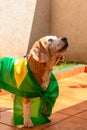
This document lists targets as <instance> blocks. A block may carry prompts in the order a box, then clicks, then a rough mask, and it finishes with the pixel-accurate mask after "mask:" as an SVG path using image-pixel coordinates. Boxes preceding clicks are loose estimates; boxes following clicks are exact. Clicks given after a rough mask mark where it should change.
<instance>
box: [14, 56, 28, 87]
mask: <svg viewBox="0 0 87 130" xmlns="http://www.w3.org/2000/svg"><path fill="white" fill-rule="evenodd" d="M26 64H27V61H26V58H18V59H16V60H15V63H14V76H15V80H16V83H17V85H18V87H19V86H20V85H21V83H22V81H23V80H24V78H25V76H26V74H27V72H28V70H27V66H26Z"/></svg>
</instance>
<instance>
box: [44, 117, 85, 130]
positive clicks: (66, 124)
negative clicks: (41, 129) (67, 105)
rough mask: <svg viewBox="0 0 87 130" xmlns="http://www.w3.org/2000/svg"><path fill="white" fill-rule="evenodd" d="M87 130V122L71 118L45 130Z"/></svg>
mask: <svg viewBox="0 0 87 130" xmlns="http://www.w3.org/2000/svg"><path fill="white" fill-rule="evenodd" d="M54 129H55V130H87V121H86V120H83V119H80V118H77V117H71V118H68V119H66V120H63V121H61V122H59V123H56V124H55V125H52V126H49V127H48V128H46V129H45V130H54Z"/></svg>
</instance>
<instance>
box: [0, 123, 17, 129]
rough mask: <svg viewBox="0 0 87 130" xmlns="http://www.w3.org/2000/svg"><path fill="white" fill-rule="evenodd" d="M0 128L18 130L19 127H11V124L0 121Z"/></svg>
mask: <svg viewBox="0 0 87 130" xmlns="http://www.w3.org/2000/svg"><path fill="white" fill-rule="evenodd" d="M0 130H19V129H18V128H16V127H11V126H8V125H5V124H1V123H0Z"/></svg>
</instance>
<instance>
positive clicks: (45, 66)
mask: <svg viewBox="0 0 87 130" xmlns="http://www.w3.org/2000/svg"><path fill="white" fill-rule="evenodd" d="M28 62H29V66H30V69H31V71H32V73H33V75H34V77H35V79H36V80H37V82H38V83H39V84H40V85H41V87H42V88H43V89H44V90H46V89H47V87H48V85H49V82H50V76H51V72H52V70H53V66H54V65H55V64H56V57H52V58H51V59H50V60H49V61H48V62H47V63H40V62H38V61H36V60H35V59H34V58H33V57H32V56H31V57H30V58H29V59H28Z"/></svg>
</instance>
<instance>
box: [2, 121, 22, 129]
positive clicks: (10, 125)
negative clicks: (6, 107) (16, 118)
mask: <svg viewBox="0 0 87 130" xmlns="http://www.w3.org/2000/svg"><path fill="white" fill-rule="evenodd" d="M0 124H3V125H6V126H9V127H12V128H17V129H20V128H18V127H16V126H13V125H9V124H5V123H3V122H0Z"/></svg>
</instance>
